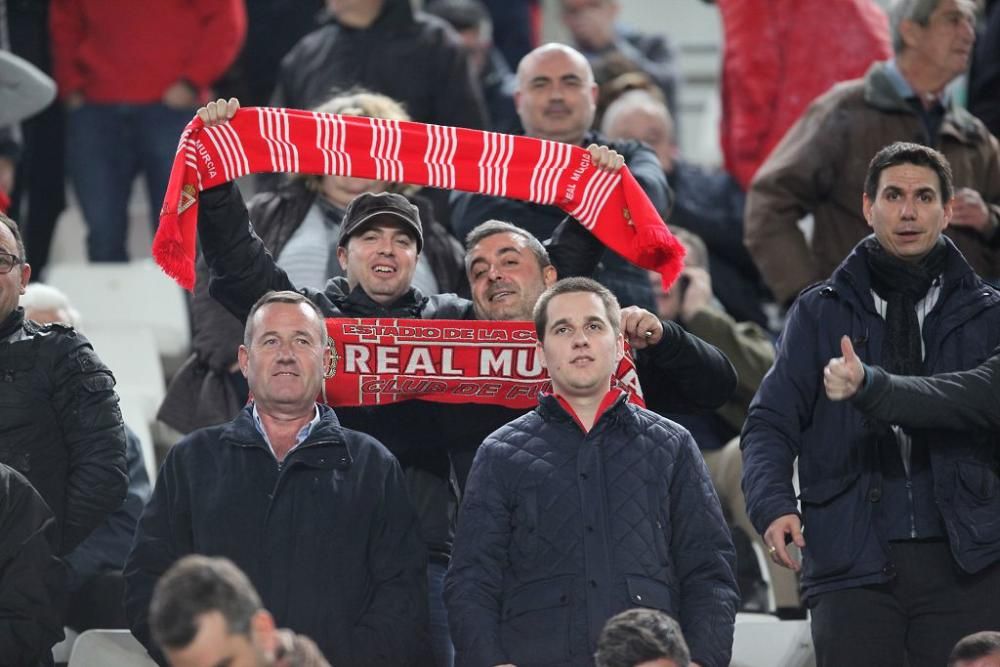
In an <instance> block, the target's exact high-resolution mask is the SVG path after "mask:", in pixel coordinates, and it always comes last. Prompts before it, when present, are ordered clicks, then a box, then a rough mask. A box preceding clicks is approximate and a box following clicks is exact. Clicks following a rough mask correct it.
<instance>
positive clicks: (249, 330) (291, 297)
mask: <svg viewBox="0 0 1000 667" xmlns="http://www.w3.org/2000/svg"><path fill="white" fill-rule="evenodd" d="M270 303H291V304H305V305H306V306H308V307H309V308H310V309H311V310H312V311H313V312H314V313H316V317H317V318H318V319H319V328H320V338H319V339H320V342H321V343H322V344H323V345H326V342H327V333H326V318H325V317H323V311H321V310H320V309H319V306H317V305H316V304H315V303H313V302H312V301H311V300H309V299H307V298H306V297H304V296H302V295H301V294H299V293H298V292H293V291H291V290H282V291H275V290H271V291H270V292H266V293H265V294H264V296H262V297H260V298H259V299H257V303H255V304H254V305H253V306H252V307H251V308H250V314H249V315H247V321H246V325H245V326H244V329H243V345H244V346H245V347H250V344H251V343H252V342H253V319H254V316H255V315H256V314H257V311H259V310H260V309H261V308H263V307H264V306H266V305H268V304H270Z"/></svg>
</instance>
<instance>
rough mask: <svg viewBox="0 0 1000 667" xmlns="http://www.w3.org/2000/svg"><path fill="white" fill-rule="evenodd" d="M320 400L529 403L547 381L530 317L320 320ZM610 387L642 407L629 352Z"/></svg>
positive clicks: (344, 402) (526, 405)
mask: <svg viewBox="0 0 1000 667" xmlns="http://www.w3.org/2000/svg"><path fill="white" fill-rule="evenodd" d="M326 324H327V332H328V334H329V336H330V342H329V345H330V350H331V352H332V355H331V356H332V357H333V361H332V362H331V366H330V368H328V369H327V372H326V375H325V377H326V382H325V384H324V392H323V394H324V400H325V401H326V402H327V403H329V404H330V405H333V406H357V405H382V404H387V403H395V402H397V401H402V400H407V399H414V398H419V399H421V400H428V401H435V402H443V403H494V404H500V405H506V406H508V407H517V408H531V407H533V406H534V405H535V403H536V402H537V400H538V396H539V394H540V393H543V392H547V391H550V390H551V383H550V381H549V377H548V374H547V373H546V371H545V368H543V367H542V363H541V358H540V357H539V355H538V353H537V352H538V350H537V347H536V345H535V342H536V337H535V329H534V325H533V324H532V323H531V322H469V321H464V320H454V321H453V320H434V321H429V320H394V319H390V320H379V319H333V318H331V319H328V320H327V321H326ZM626 352H627V354H626V356H625V358H624V359H623V360H622V362H621V363H620V364H619V367H618V369H617V371H616V373H615V376H614V377H612V382H611V384H612V386H613V387H618V388H621V389H623V390H625V391H627V392H628V394H629V399H630V400H631V401H632V402H633V403H636V404H637V405H640V406H644V405H645V403H644V402H643V399H642V388H641V387H640V385H639V379H638V374H637V373H636V369H635V363H634V361H633V360H632V357H631V353H630V351H628V350H627V351H626Z"/></svg>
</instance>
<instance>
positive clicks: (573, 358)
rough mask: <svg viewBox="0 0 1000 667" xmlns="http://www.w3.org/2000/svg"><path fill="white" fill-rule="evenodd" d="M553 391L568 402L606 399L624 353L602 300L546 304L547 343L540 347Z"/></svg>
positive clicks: (565, 298) (575, 296)
mask: <svg viewBox="0 0 1000 667" xmlns="http://www.w3.org/2000/svg"><path fill="white" fill-rule="evenodd" d="M538 347H539V350H540V352H541V355H542V364H543V365H544V366H545V367H546V368H547V369H548V371H549V376H550V377H551V378H552V389H553V390H554V391H555V393H556V394H559V395H560V396H563V397H564V398H566V399H568V400H572V399H573V398H595V397H603V396H604V395H605V394H606V393H608V388H609V387H610V386H611V375H612V374H613V373H614V370H615V369H616V368H617V367H618V362H619V361H621V359H622V356H623V355H624V354H625V351H624V339H623V338H622V335H621V334H620V333H617V332H615V330H614V327H613V326H612V324H611V321H610V319H609V318H608V313H607V310H606V309H605V307H604V303H603V302H602V301H601V299H600V297H598V296H597V295H596V294H594V293H591V292H568V293H564V294H557V295H555V296H553V297H552V299H551V300H550V301H549V302H548V304H547V321H546V324H545V337H544V340H543V341H541V342H540V343H539V344H538Z"/></svg>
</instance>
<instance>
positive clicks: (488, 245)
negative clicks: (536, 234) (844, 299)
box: [468, 232, 556, 321]
mask: <svg viewBox="0 0 1000 667" xmlns="http://www.w3.org/2000/svg"><path fill="white" fill-rule="evenodd" d="M468 256H469V271H468V277H469V284H470V285H471V286H472V301H473V304H474V305H475V308H476V317H478V318H479V319H481V320H508V321H509V320H531V319H532V311H533V310H534V308H535V302H536V301H538V297H539V296H540V295H541V293H542V292H544V291H545V288H547V287H549V286H550V285H551V284H552V283H554V282H555V281H556V270H555V269H554V268H553V267H552V266H546V267H545V268H542V266H541V264H540V263H539V261H538V257H536V256H535V253H534V252H532V250H531V248H529V247H528V244H527V241H526V240H525V239H524V237H522V236H521V235H519V234H511V233H507V232H501V233H498V234H493V235H492V236H487V237H486V238H484V239H481V240H480V241H479V242H478V243H476V245H474V246H473V247H472V248H471V249H469V253H468Z"/></svg>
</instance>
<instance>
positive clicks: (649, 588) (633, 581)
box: [625, 575, 677, 617]
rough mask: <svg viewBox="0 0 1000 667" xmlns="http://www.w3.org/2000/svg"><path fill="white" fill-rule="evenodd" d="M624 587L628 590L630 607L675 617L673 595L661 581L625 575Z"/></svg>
mask: <svg viewBox="0 0 1000 667" xmlns="http://www.w3.org/2000/svg"><path fill="white" fill-rule="evenodd" d="M625 587H626V589H627V590H628V599H629V602H630V603H631V604H632V606H634V607H647V608H649V609H659V610H660V611H663V612H666V613H668V614H670V615H671V616H674V617H676V615H677V609H675V608H674V595H673V593H672V592H671V591H670V587H669V586H667V585H666V584H665V583H663V582H662V581H657V580H656V579H650V578H649V577H639V576H635V575H625Z"/></svg>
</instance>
